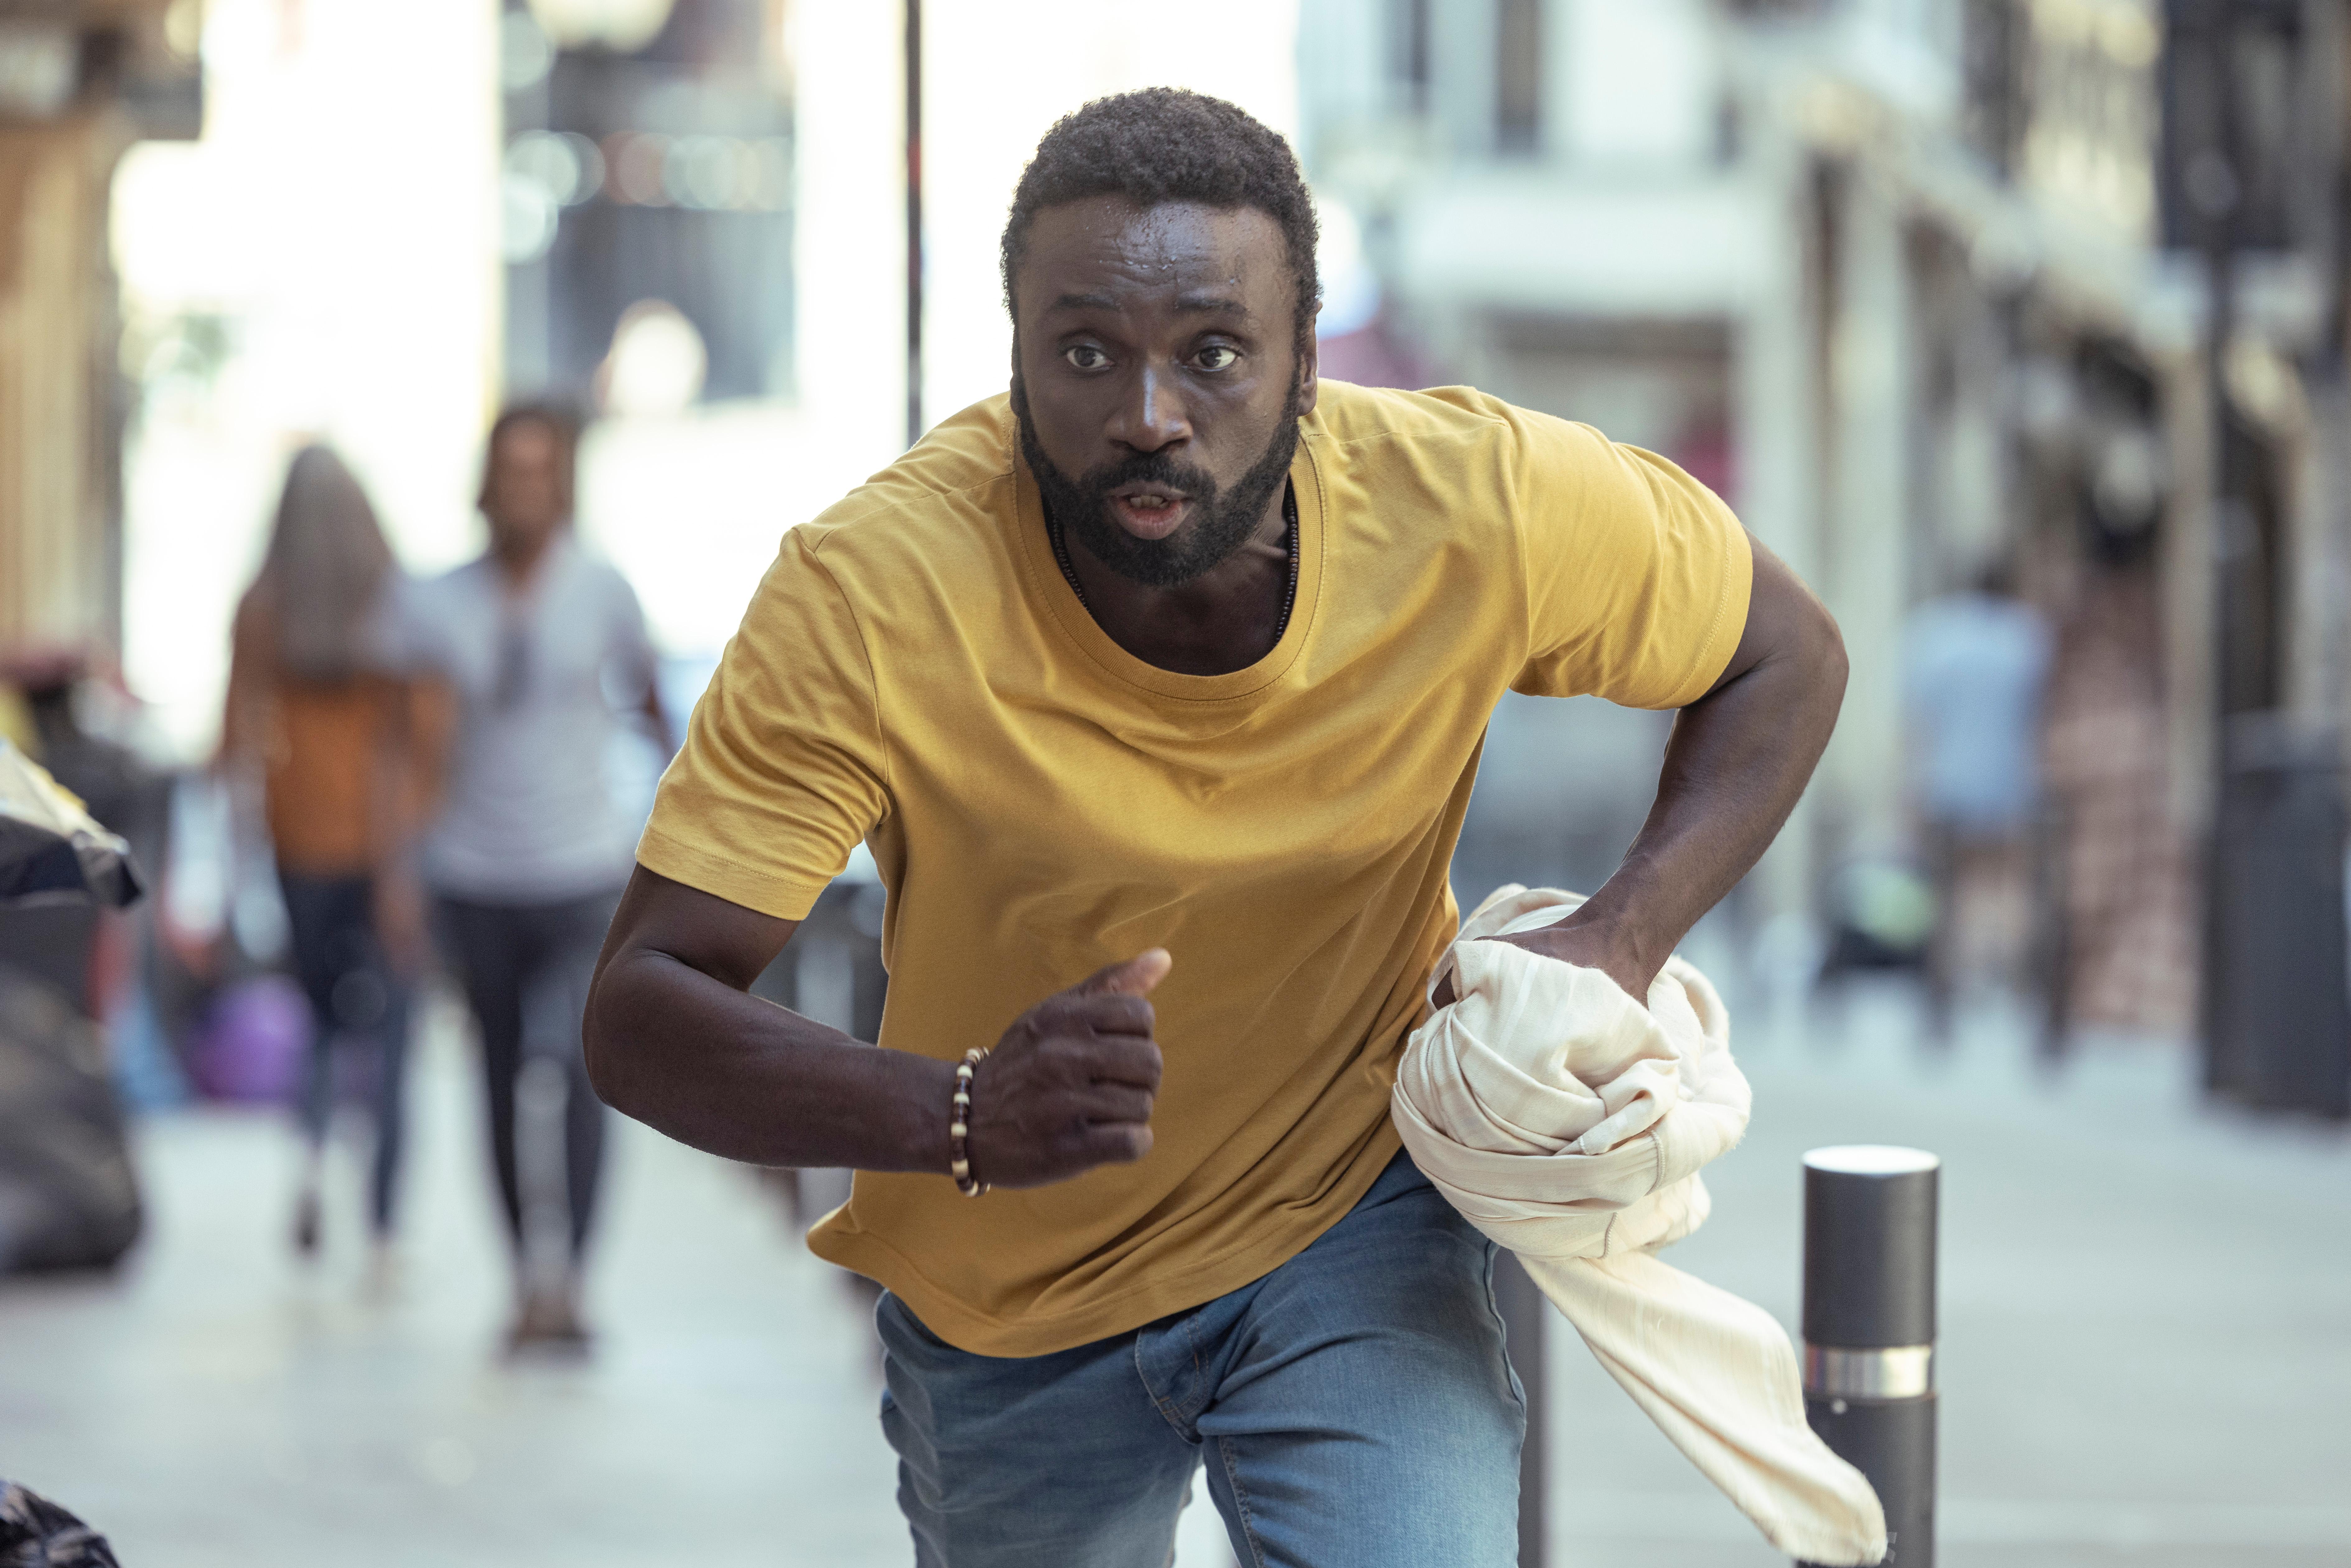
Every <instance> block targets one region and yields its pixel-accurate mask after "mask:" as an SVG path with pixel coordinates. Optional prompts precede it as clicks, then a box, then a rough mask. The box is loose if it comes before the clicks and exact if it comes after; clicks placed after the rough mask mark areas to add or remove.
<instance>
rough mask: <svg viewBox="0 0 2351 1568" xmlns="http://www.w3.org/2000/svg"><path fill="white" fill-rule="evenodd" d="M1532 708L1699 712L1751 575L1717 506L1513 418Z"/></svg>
mask: <svg viewBox="0 0 2351 1568" xmlns="http://www.w3.org/2000/svg"><path fill="white" fill-rule="evenodd" d="M1508 417H1509V418H1510V423H1511V424H1512V426H1513V434H1514V436H1515V448H1516V453H1515V455H1516V459H1517V461H1516V463H1515V465H1514V473H1513V476H1512V477H1513V482H1514V487H1515V489H1516V492H1517V494H1516V497H1515V499H1516V502H1517V511H1518V515H1519V517H1520V541H1521V548H1522V549H1524V551H1525V555H1526V582H1527V661H1526V664H1525V665H1524V667H1523V668H1521V669H1520V672H1519V674H1518V676H1517V677H1516V678H1515V679H1514V680H1512V681H1511V683H1510V685H1511V686H1512V688H1513V689H1514V690H1517V691H1520V692H1525V693H1528V694H1529V695H1536V696H1559V697H1567V696H1582V695H1594V696H1601V697H1605V698H1607V699H1608V700H1609V701H1610V702H1614V703H1618V704H1621V705H1623V706H1626V707H1643V708H1676V707H1682V706H1687V705H1688V704H1690V703H1693V702H1696V701H1697V700H1698V698H1699V697H1701V696H1704V695H1706V693H1707V691H1708V688H1710V687H1711V686H1712V685H1714V683H1715V681H1716V680H1717V679H1718V678H1719V676H1720V675H1721V674H1722V672H1723V670H1724V669H1725V668H1726V667H1728V666H1729V663H1730V655H1731V654H1732V653H1734V652H1735V651H1736V650H1737V649H1738V647H1739V639H1740V634H1741V633H1742V632H1744V631H1745V630H1746V626H1747V599H1748V591H1749V589H1750V586H1751V575H1752V572H1753V569H1754V563H1753V560H1752V559H1751V557H1750V554H1749V550H1748V544H1747V533H1746V530H1745V529H1743V528H1740V525H1739V519H1738V518H1737V517H1733V516H1732V515H1731V511H1730V508H1729V507H1727V506H1725V505H1724V504H1723V503H1722V500H1721V499H1720V497H1717V496H1716V495H1715V494H1714V492H1712V491H1711V490H1708V488H1707V487H1706V486H1704V485H1701V484H1699V483H1698V481H1697V480H1696V479H1693V478H1691V477H1690V476H1688V475H1687V474H1685V473H1683V472H1682V471H1681V470H1680V469H1679V468H1677V467H1676V466H1675V465H1673V464H1671V463H1669V462H1667V460H1666V459H1664V458H1662V457H1659V456H1657V455H1656V454H1654V453H1649V452H1644V451H1642V450H1641V449H1640V448H1639V447H1637V446H1622V445H1619V444H1616V443H1614V442H1612V441H1610V440H1608V439H1607V438H1606V437H1605V436H1604V435H1602V434H1600V433H1599V432H1598V431H1596V430H1593V428H1592V427H1591V426H1589V425H1583V424H1571V423H1568V422H1567V421H1565V420H1561V419H1553V418H1552V417H1550V416H1549V415H1546V414H1539V413H1528V412H1526V411H1525V410H1522V409H1510V411H1509V416H1508Z"/></svg>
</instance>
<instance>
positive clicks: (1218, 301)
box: [1047, 294, 1249, 317]
mask: <svg viewBox="0 0 2351 1568" xmlns="http://www.w3.org/2000/svg"><path fill="white" fill-rule="evenodd" d="M1047 308H1048V309H1051V310H1116V309H1118V308H1119V302H1118V301H1117V300H1115V299H1113V298H1111V297H1110V296H1109V295H1107V294H1064V295H1062V296H1061V298H1057V299H1055V300H1054V301H1053V303H1052V304H1051V305H1050V306H1049V307H1047ZM1175 309H1176V313H1177V314H1178V315H1184V316H1240V317H1246V316H1248V315H1249V307H1248V306H1247V305H1244V304H1242V303H1241V301H1240V300H1239V299H1238V298H1235V297H1233V296H1232V295H1229V294H1185V295H1179V296H1177V297H1176V300H1175Z"/></svg>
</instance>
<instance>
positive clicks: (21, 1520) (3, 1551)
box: [0, 1481, 121, 1568]
mask: <svg viewBox="0 0 2351 1568" xmlns="http://www.w3.org/2000/svg"><path fill="white" fill-rule="evenodd" d="M0 1568H121V1565H120V1563H117V1562H115V1560H114V1549H113V1548H112V1547H110V1546H109V1545H107V1543H106V1537H105V1536H103V1535H100V1534H99V1532H98V1531H94V1530H92V1529H91V1528H90V1527H89V1526H88V1525H87V1524H84V1523H83V1522H82V1521H80V1520H78V1519H76V1518H75V1517H74V1516H73V1515H72V1514H69V1513H68V1512H67V1511H65V1510H64V1509H61V1508H59V1507H58V1506H57V1504H56V1503H53V1502H51V1501H50V1500H48V1499H47V1498H45V1497H42V1496H41V1495H39V1494H38V1493H37V1492H29V1491H26V1490H25V1489H24V1488H23V1487H20V1486H18V1485H17V1484H16V1482H15V1481H0Z"/></svg>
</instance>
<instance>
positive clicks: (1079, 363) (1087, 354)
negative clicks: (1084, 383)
mask: <svg viewBox="0 0 2351 1568" xmlns="http://www.w3.org/2000/svg"><path fill="white" fill-rule="evenodd" d="M1061 358H1063V359H1065V360H1067V361H1070V363H1071V365H1073V366H1074V367H1076V368H1077V369H1079V370H1081V371H1098V370H1100V369H1102V367H1103V366H1104V365H1106V364H1108V363H1110V356H1109V355H1108V354H1105V353H1103V352H1102V350H1100V349H1097V348H1095V347H1094V346H1093V345H1092V343H1080V344H1078V345H1076V346H1075V347H1074V348H1068V349H1064V350H1061Z"/></svg>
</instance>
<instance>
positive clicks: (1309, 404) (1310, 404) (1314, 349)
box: [1298, 304, 1322, 419]
mask: <svg viewBox="0 0 2351 1568" xmlns="http://www.w3.org/2000/svg"><path fill="white" fill-rule="evenodd" d="M1314 314H1315V315H1316V316H1317V317H1320V316H1321V315H1322V306H1321V305H1319V304H1318V305H1316V306H1315V307H1314ZM1321 392H1322V345H1321V344H1320V343H1319V342H1317V341H1316V340H1315V336H1314V331H1313V329H1312V328H1311V327H1310V328H1309V329H1307V331H1306V342H1305V344H1304V346H1303V347H1301V349H1300V350H1298V413H1299V417H1300V418H1301V419H1302V418H1304V417H1305V416H1306V415H1308V414H1310V413H1313V412H1314V400H1315V399H1316V398H1317V397H1318V396H1320V395H1321Z"/></svg>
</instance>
